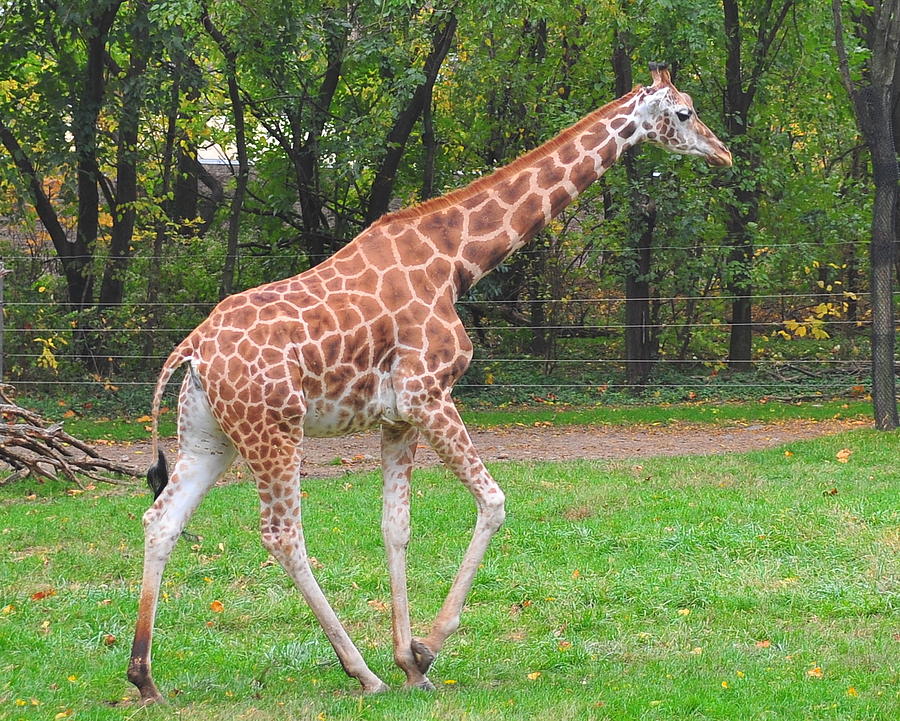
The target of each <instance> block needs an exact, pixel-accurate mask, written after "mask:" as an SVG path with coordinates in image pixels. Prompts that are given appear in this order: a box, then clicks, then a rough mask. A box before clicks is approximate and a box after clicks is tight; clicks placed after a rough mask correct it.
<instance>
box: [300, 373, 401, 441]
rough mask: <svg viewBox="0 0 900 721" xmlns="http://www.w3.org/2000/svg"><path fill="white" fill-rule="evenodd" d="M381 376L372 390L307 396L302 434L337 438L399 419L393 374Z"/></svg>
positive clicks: (312, 436)
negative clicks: (326, 395)
mask: <svg viewBox="0 0 900 721" xmlns="http://www.w3.org/2000/svg"><path fill="white" fill-rule="evenodd" d="M379 376H380V377H379V378H378V379H377V382H376V383H374V384H373V387H374V390H373V392H371V393H367V394H360V393H353V392H352V391H351V390H350V389H348V390H347V391H346V392H345V393H344V394H343V395H342V396H340V397H338V398H337V399H334V400H331V399H328V398H325V397H318V398H309V397H307V399H306V415H305V416H304V417H303V434H304V435H305V436H307V437H308V438H334V437H336V436H344V435H347V434H348V433H358V432H359V431H364V430H366V429H368V428H371V427H373V426H376V425H378V424H379V423H381V422H382V421H397V420H399V417H398V414H397V402H396V397H395V395H394V389H393V386H392V384H391V382H390V378H389V376H388V375H387V374H384V375H381V374H379Z"/></svg>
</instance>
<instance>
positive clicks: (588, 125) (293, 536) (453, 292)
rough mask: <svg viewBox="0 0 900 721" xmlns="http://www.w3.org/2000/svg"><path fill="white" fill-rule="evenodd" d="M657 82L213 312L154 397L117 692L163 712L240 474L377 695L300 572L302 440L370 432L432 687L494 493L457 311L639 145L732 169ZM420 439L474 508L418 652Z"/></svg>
mask: <svg viewBox="0 0 900 721" xmlns="http://www.w3.org/2000/svg"><path fill="white" fill-rule="evenodd" d="M651 73H652V76H653V83H652V84H651V85H649V86H637V87H635V88H634V89H633V90H632V91H631V92H629V93H627V94H626V95H624V96H623V97H621V98H619V99H618V100H615V101H613V102H611V103H609V104H607V105H604V106H603V107H602V108H600V109H598V110H596V111H594V112H593V113H591V114H589V115H587V116H586V117H584V118H583V119H582V120H580V121H579V122H577V123H575V124H574V125H573V126H572V127H570V128H568V129H566V130H564V131H563V132H562V133H560V134H559V135H558V136H556V137H555V138H553V139H552V140H550V141H548V142H546V143H544V144H543V145H541V146H540V147H538V148H537V149H535V150H533V151H531V152H529V153H527V154H526V155H524V156H522V157H521V158H519V159H518V160H516V161H514V162H512V163H511V164H509V165H507V166H505V167H503V168H501V169H499V170H497V171H496V172H494V173H493V174H491V175H489V176H487V177H485V178H482V179H480V180H477V181H475V182H474V183H471V184H470V185H468V186H466V187H465V188H462V189H460V190H456V191H454V192H451V193H449V194H448V195H445V196H443V197H441V198H437V199H434V200H429V201H427V202H425V203H423V204H421V205H418V206H415V207H412V208H408V209H405V210H400V211H398V212H396V213H391V214H389V215H386V216H384V217H383V218H381V219H380V220H378V221H376V222H375V223H373V224H372V225H371V226H369V227H368V228H367V229H366V230H364V231H363V232H362V233H360V235H359V236H357V237H356V238H355V239H354V240H353V241H352V242H350V243H349V244H348V245H347V246H345V247H344V248H342V249H341V250H339V251H338V252H337V253H335V254H334V255H333V256H331V257H330V258H328V259H327V260H325V261H324V262H323V263H321V264H320V265H318V266H316V267H314V268H312V269H310V270H308V271H306V272H304V273H301V274H300V275H297V276H294V277H292V278H287V279H284V280H280V281H276V282H274V283H268V284H266V285H262V286H259V287H258V288H253V289H251V290H247V291H244V292H242V293H237V294H236V295H233V296H230V297H228V298H226V299H225V300H223V301H222V302H221V303H219V305H218V306H216V308H215V309H214V310H213V311H212V313H210V315H209V317H208V318H207V319H206V320H205V321H203V323H201V324H200V325H199V326H198V327H197V328H196V329H195V330H194V331H193V332H192V333H191V334H190V335H188V337H187V338H185V339H184V340H183V341H182V342H181V343H180V344H179V345H178V346H177V347H176V348H175V350H174V351H173V352H172V353H171V355H170V356H169V357H168V359H167V360H166V362H165V364H164V365H163V369H162V372H161V374H160V377H159V380H158V382H157V386H156V391H155V394H154V398H153V411H152V416H153V444H154V456H156V455H158V457H159V461H158V463H157V465H156V466H154V467H153V468H152V469H151V471H150V472H149V474H148V475H149V477H150V478H151V479H152V481H153V483H154V484H155V488H156V489H157V492H158V495H157V497H156V499H155V500H154V502H153V504H152V505H151V507H150V508H149V509H148V510H147V512H146V513H145V514H144V518H143V523H144V527H145V540H144V571H143V581H142V588H141V596H140V606H139V610H138V619H137V626H136V630H135V638H134V644H133V646H132V654H131V662H130V665H129V669H128V678H129V679H130V680H131V682H132V683H134V684H135V685H136V686H137V687H138V689H139V691H140V694H141V698H142V700H143V701H144V702H145V703H150V702H153V701H160V700H162V695H161V694H160V693H159V691H158V690H157V687H156V685H155V683H154V682H153V679H152V676H151V672H150V656H151V644H152V634H153V625H154V619H155V615H156V607H157V600H158V595H159V587H160V583H161V579H162V574H163V569H164V567H165V565H166V562H167V560H168V557H169V555H170V553H171V551H172V548H173V547H174V545H175V542H176V540H177V539H178V537H179V535H180V534H181V532H182V531H183V529H184V527H185V525H186V524H187V521H188V519H189V518H190V516H191V514H192V513H193V511H194V509H195V508H196V507H197V505H198V504H199V503H200V501H201V500H202V498H203V496H204V495H205V494H206V492H207V491H208V490H209V489H210V487H211V486H212V485H213V484H214V483H215V482H216V480H217V479H218V478H220V477H221V476H222V474H223V473H224V472H225V471H226V470H227V469H228V467H229V466H230V465H231V463H232V462H233V461H234V459H235V458H236V457H238V456H240V457H242V458H243V459H244V460H245V461H246V462H247V464H248V465H249V466H250V469H251V470H252V472H253V475H254V478H255V480H256V484H257V488H258V491H259V499H260V515H261V531H262V541H263V544H264V546H265V547H266V548H267V549H268V550H269V551H270V552H271V553H272V555H273V556H274V557H275V558H276V559H278V561H279V562H280V563H281V565H282V566H283V567H284V569H285V571H286V572H287V573H288V574H289V575H290V576H291V578H292V579H293V581H294V583H295V584H296V586H297V587H298V589H299V590H300V592H301V594H302V595H303V597H304V599H305V600H306V601H307V603H308V604H309V605H310V607H311V609H312V610H313V612H314V613H315V615H316V617H317V619H318V621H319V623H320V624H321V625H322V628H323V630H324V632H325V634H326V636H327V637H328V640H329V641H330V642H331V644H332V646H333V647H334V649H335V651H336V653H337V655H338V658H339V659H340V661H341V664H342V665H343V667H344V669H345V670H346V672H347V673H348V674H349V675H350V676H352V677H354V678H356V679H357V680H358V681H359V682H360V684H361V685H362V688H363V690H364V691H366V692H376V691H382V690H384V689H386V688H387V687H386V685H385V684H384V683H383V682H382V681H381V679H380V678H379V677H378V676H376V675H375V674H374V673H373V672H372V671H371V670H370V669H369V667H368V666H367V665H366V662H365V661H364V660H363V658H362V656H361V654H360V653H359V651H358V650H357V648H356V646H355V645H354V644H353V642H352V641H351V640H350V637H349V636H348V634H347V632H346V631H345V629H344V627H343V626H342V625H341V623H340V621H339V620H338V618H337V616H336V615H335V613H334V611H333V610H332V608H331V606H330V605H329V603H328V601H327V600H326V598H325V596H324V595H323V594H322V591H321V589H320V588H319V585H318V583H317V582H316V579H315V577H314V576H313V573H312V570H311V569H310V565H309V561H308V560H307V552H306V545H305V540H304V528H303V525H302V524H301V520H300V476H301V472H300V464H301V446H302V441H303V438H304V436H311V437H317V436H334V435H342V434H347V433H352V432H354V431H359V430H362V429H364V428H369V427H371V426H374V425H377V424H380V425H381V432H382V444H381V451H382V469H383V475H384V496H383V508H382V525H381V527H382V535H383V538H384V545H385V550H386V553H387V565H388V571H389V574H390V583H391V599H392V604H391V607H392V626H393V642H394V659H395V661H396V663H397V665H398V666H399V667H400V668H401V669H402V670H403V671H404V673H405V674H406V679H407V680H406V684H407V686H410V687H416V688H432V685H431V682H430V681H429V680H428V678H427V676H426V675H425V674H426V672H427V671H428V669H429V667H430V666H431V663H432V662H433V661H434V659H435V657H436V656H437V654H438V653H439V651H440V650H441V648H442V647H443V645H444V642H445V641H446V639H447V637H448V636H449V635H450V634H451V633H453V632H454V631H455V630H456V628H457V626H458V625H459V616H460V612H461V610H462V607H463V604H464V601H465V597H466V594H467V593H468V591H469V589H470V587H471V585H472V580H473V578H474V576H475V572H476V570H477V569H478V566H479V564H480V563H481V560H482V558H483V556H484V553H485V551H486V549H487V547H488V543H489V541H490V538H491V536H492V535H493V534H494V533H495V532H496V530H497V529H498V528H499V527H500V525H501V524H502V523H503V519H504V496H503V491H502V490H501V489H500V487H499V486H498V485H497V484H496V483H495V482H494V479H493V478H492V477H491V475H490V473H489V472H488V470H487V469H486V468H485V466H484V464H483V463H482V462H481V459H480V458H479V457H478V453H477V452H476V450H475V448H474V446H473V444H472V441H471V440H470V438H469V434H468V432H467V431H466V428H465V426H464V425H463V423H462V421H461V420H460V417H459V414H458V413H457V411H456V408H455V406H454V404H453V400H452V398H451V395H450V393H451V389H452V387H453V384H454V383H455V382H456V380H457V379H458V378H459V377H460V376H461V375H462V374H463V373H464V372H465V370H466V368H467V367H468V365H469V361H470V360H471V358H472V344H471V342H470V341H469V338H468V337H467V335H466V332H465V329H464V328H463V324H462V322H461V321H460V319H459V317H458V316H457V314H456V311H455V309H454V303H455V302H456V300H457V299H458V298H459V296H460V295H461V294H462V293H464V292H465V291H466V290H468V289H469V288H470V287H471V286H472V285H473V284H474V283H476V282H478V280H479V279H480V278H482V277H483V276H484V275H485V274H486V273H488V272H490V271H491V270H492V269H493V268H495V267H496V266H497V265H498V264H499V263H500V262H502V261H503V260H504V259H505V258H506V257H507V256H509V255H510V254H511V253H513V252H515V251H516V250H517V249H518V248H520V247H522V245H524V244H525V243H527V242H528V241H529V240H530V239H531V238H532V237H533V236H534V235H535V234H536V233H537V232H538V231H540V230H541V229H542V228H543V227H544V226H545V225H546V224H547V223H548V222H549V221H550V220H551V219H552V218H553V217H554V216H555V215H556V214H557V213H559V212H560V211H561V210H562V209H563V208H564V207H565V206H566V205H568V204H569V203H570V202H571V201H572V200H573V199H574V198H575V197H577V195H578V194H579V193H580V192H582V191H583V190H584V189H585V188H586V187H587V186H588V185H590V184H591V183H592V182H594V181H595V180H596V179H597V178H599V177H600V175H601V174H602V173H603V172H604V171H605V170H606V169H607V168H609V167H610V166H611V165H612V164H613V163H615V161H616V160H617V159H618V158H619V157H620V156H621V154H622V153H623V152H624V151H625V150H627V149H628V148H630V147H632V146H634V145H636V144H637V143H640V142H642V141H648V142H652V143H655V144H657V145H661V146H663V147H665V148H667V149H669V150H671V151H673V152H676V153H683V154H689V155H697V156H701V157H704V158H705V159H706V160H707V161H708V162H709V163H710V164H712V165H717V166H728V165H731V154H730V153H729V151H728V149H727V148H726V147H725V145H724V144H723V143H722V142H721V141H720V140H719V139H718V138H716V136H715V135H714V134H713V133H712V132H711V131H710V130H709V128H707V127H706V126H705V125H704V124H703V123H702V122H701V121H700V120H699V118H698V117H697V114H696V112H695V111H694V107H693V103H692V101H691V98H690V97H689V96H687V95H685V94H683V93H681V92H679V91H678V90H677V89H676V88H675V86H674V85H673V84H672V81H671V78H670V76H669V72H668V70H667V69H666V67H665V66H664V65H662V64H653V65H651ZM184 364H188V372H187V373H186V374H185V377H184V380H183V381H182V384H181V391H180V395H179V416H178V437H179V450H178V456H177V459H176V461H175V464H174V467H173V469H172V474H171V477H168V475H167V473H168V472H167V470H166V466H165V458H164V457H163V456H162V454H161V453H158V440H157V419H158V416H159V407H160V401H161V397H162V392H163V389H164V387H165V385H166V383H167V382H168V381H169V379H170V378H171V376H172V374H173V373H174V372H175V370H176V369H177V368H179V367H180V366H182V365H184ZM420 439H424V440H426V441H427V442H428V443H429V444H430V445H431V446H432V447H433V448H434V449H435V451H436V452H437V453H438V455H439V456H440V458H441V459H442V461H443V462H444V463H445V464H446V465H447V466H448V467H449V468H450V469H451V470H452V471H453V472H454V473H455V474H456V475H457V477H458V478H459V479H460V481H461V482H462V483H463V484H464V485H465V486H466V488H467V489H468V490H469V491H470V492H471V493H472V495H473V497H474V500H475V505H476V509H477V518H476V522H475V529H474V532H473V536H472V539H471V541H470V543H469V545H468V548H467V549H466V551H465V554H464V556H463V559H462V562H461V565H460V568H459V571H458V572H457V575H456V577H455V580H454V581H453V583H452V585H451V588H450V591H449V593H448V595H447V597H446V600H445V601H444V604H443V606H442V607H441V610H440V611H439V613H438V615H437V617H436V619H435V621H434V624H433V626H432V628H431V631H430V633H429V634H428V636H427V637H425V638H421V639H418V638H413V636H412V632H411V630H410V616H409V604H408V599H407V588H406V548H407V544H408V542H409V502H410V477H411V473H412V468H413V462H414V456H415V451H416V447H417V445H418V443H419V440H420Z"/></svg>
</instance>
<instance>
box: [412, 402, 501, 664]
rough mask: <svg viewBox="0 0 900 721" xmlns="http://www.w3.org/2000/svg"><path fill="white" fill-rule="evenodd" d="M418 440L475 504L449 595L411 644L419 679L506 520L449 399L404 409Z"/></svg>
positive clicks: (453, 627)
mask: <svg viewBox="0 0 900 721" xmlns="http://www.w3.org/2000/svg"><path fill="white" fill-rule="evenodd" d="M410 416H411V417H412V418H414V419H415V422H416V424H417V425H418V427H419V428H420V430H421V432H422V435H423V436H424V437H425V438H426V439H427V440H428V442H429V443H430V444H431V447H432V448H434V450H435V452H436V453H437V454H438V456H440V458H441V460H442V461H443V462H444V464H445V465H446V466H447V467H448V468H449V469H450V470H452V471H453V472H454V473H455V474H456V476H457V477H458V478H459V479H460V481H462V483H463V485H465V487H466V488H467V489H468V490H469V492H470V493H471V494H472V496H473V497H474V498H475V505H476V508H477V512H478V516H477V519H476V521H475V530H474V532H473V534H472V540H471V541H470V542H469V546H468V548H467V549H466V552H465V555H464V556H463V559H462V563H461V564H460V567H459V571H457V574H456V578H455V579H454V581H453V585H452V586H451V587H450V592H449V593H448V594H447V598H446V599H445V600H444V603H443V605H442V606H441V610H440V611H439V612H438V615H437V617H436V618H435V620H434V625H433V626H432V629H431V632H430V633H429V634H428V636H427V637H426V638H424V639H414V640H413V643H412V646H413V653H414V655H415V658H416V662H417V665H418V667H419V670H420V671H422V673H425V672H426V671H427V670H428V668H429V667H430V666H431V664H432V663H433V662H434V659H435V657H436V656H437V654H438V653H439V652H440V650H441V648H442V647H443V645H444V642H445V641H446V640H447V637H448V636H450V634H452V633H453V632H454V631H456V629H457V628H458V627H459V618H460V613H461V612H462V608H463V604H464V603H465V600H466V596H467V595H468V593H469V590H470V589H471V587H472V581H473V580H474V578H475V573H476V571H477V570H478V566H479V565H480V564H481V561H482V559H483V558H484V554H485V552H486V551H487V547H488V544H489V543H490V540H491V537H492V536H493V535H494V534H495V533H496V532H497V529H498V528H500V526H501V525H502V524H503V520H504V518H505V516H506V512H505V510H504V505H505V503H504V502H505V499H504V495H503V491H502V490H501V489H500V486H498V485H497V483H496V482H495V481H494V479H493V478H492V477H491V474H490V473H489V472H488V470H487V468H485V466H484V463H482V461H481V459H480V458H479V457H478V453H477V451H476V450H475V446H474V444H473V443H472V439H471V438H470V437H469V433H468V431H467V430H466V427H465V425H464V424H463V422H462V419H461V418H460V417H459V413H458V412H457V410H456V406H455V405H454V404H453V400H452V399H451V398H450V396H449V393H447V394H445V395H444V396H443V397H441V398H440V399H439V400H435V401H433V402H432V403H430V404H428V405H427V406H424V407H421V408H414V409H410Z"/></svg>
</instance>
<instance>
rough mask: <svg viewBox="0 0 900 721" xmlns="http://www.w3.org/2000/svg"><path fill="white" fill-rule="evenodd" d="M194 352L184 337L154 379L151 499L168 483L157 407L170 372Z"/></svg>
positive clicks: (151, 413) (157, 496) (148, 477)
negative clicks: (153, 459)
mask: <svg viewBox="0 0 900 721" xmlns="http://www.w3.org/2000/svg"><path fill="white" fill-rule="evenodd" d="M193 353H194V344H193V342H192V338H191V336H188V337H187V338H185V339H184V340H183V341H182V342H181V343H179V344H178V346H177V347H176V348H175V350H173V351H172V352H171V353H170V354H169V357H168V358H166V362H165V363H163V367H162V371H160V374H159V378H158V379H157V380H156V388H155V389H154V391H153V405H152V407H151V411H150V417H151V419H152V421H151V429H150V431H151V439H152V441H151V442H152V448H151V456H150V457H151V458H155V459H156V460H155V462H154V463H153V465H152V466H150V468H149V469H147V485H148V486H150V490H151V491H153V499H154V500H156V499H157V498H159V494H160V493H162V492H163V489H164V488H165V487H166V485H167V484H168V483H169V467H168V463H167V462H166V454H165V453H163V451H162V450H161V449H160V447H159V409H160V406H161V405H162V395H163V391H165V389H166V384H167V383H168V382H169V379H170V378H171V377H172V374H173V373H174V372H175V371H176V370H178V368H180V367H181V366H182V365H183V364H184V363H185V362H186V361H187V360H188V359H189V358H190V357H191V356H192V355H193Z"/></svg>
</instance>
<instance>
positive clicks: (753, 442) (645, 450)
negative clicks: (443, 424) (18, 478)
mask: <svg viewBox="0 0 900 721" xmlns="http://www.w3.org/2000/svg"><path fill="white" fill-rule="evenodd" d="M869 425H871V423H870V422H869V421H865V420H858V419H857V420H829V421H811V420H791V421H786V422H783V423H777V424H771V423H766V424H763V423H756V424H747V425H733V426H708V425H707V426H689V425H682V424H673V425H668V426H545V425H542V426H539V427H525V426H507V427H501V428H489V429H474V430H473V431H472V439H473V440H474V441H475V445H476V447H477V448H478V449H479V451H480V453H481V456H482V458H483V459H484V460H485V461H486V462H487V463H490V462H492V461H570V460H576V459H588V460H596V459H602V460H620V459H629V458H647V457H651V456H676V455H678V456H680V455H691V454H694V455H708V454H713V453H741V452H744V451H752V450H758V449H763V448H771V447H773V446H778V445H782V444H784V443H789V442H791V441H796V440H802V439H805V438H815V437H818V436H824V435H829V434H833V433H839V432H841V431H846V430H850V429H853V428H862V427H866V426H869ZM162 444H163V447H164V448H165V449H166V452H167V454H168V455H169V458H170V461H171V460H172V459H174V457H175V450H176V448H177V442H176V440H175V439H174V438H167V439H164V440H163V441H162ZM97 450H98V451H99V452H100V453H101V454H103V455H104V456H105V457H108V458H110V459H111V460H116V461H121V462H123V463H126V464H130V465H134V466H137V467H143V466H146V465H149V463H150V444H149V442H143V441H142V442H135V443H130V444H124V443H123V444H116V445H100V446H97ZM305 451H306V466H305V468H304V471H305V473H306V475H307V476H308V477H310V478H329V477H334V476H340V475H343V474H344V473H346V472H347V471H350V470H354V471H356V470H371V469H374V468H377V467H378V463H379V460H378V459H379V433H378V431H369V432H366V433H358V434H355V435H352V436H346V437H342V438H308V439H306V441H305ZM438 463H439V461H438V458H437V456H436V455H435V454H434V452H433V451H432V450H431V449H430V448H428V447H427V446H425V445H420V446H419V450H418V454H417V465H419V466H434V465H438Z"/></svg>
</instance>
